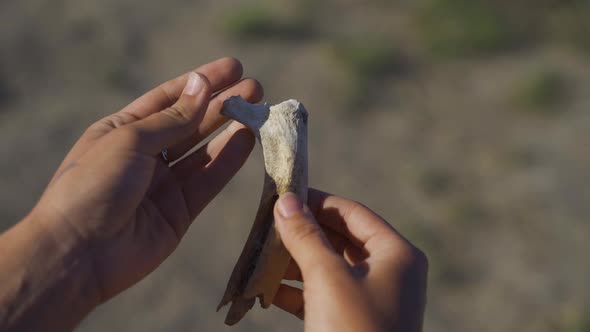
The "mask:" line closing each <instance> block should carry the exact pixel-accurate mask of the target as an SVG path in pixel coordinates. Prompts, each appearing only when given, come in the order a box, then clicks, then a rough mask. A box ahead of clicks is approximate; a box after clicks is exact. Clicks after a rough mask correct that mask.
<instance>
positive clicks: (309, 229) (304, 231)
mask: <svg viewBox="0 0 590 332" xmlns="http://www.w3.org/2000/svg"><path fill="white" fill-rule="evenodd" d="M296 223H297V221H296ZM320 232H321V231H320V228H319V227H318V226H317V225H314V224H311V223H302V222H300V223H298V224H297V225H296V226H294V227H293V231H292V233H293V237H294V239H295V241H298V242H304V241H311V240H314V238H316V237H318V236H319V234H320Z"/></svg>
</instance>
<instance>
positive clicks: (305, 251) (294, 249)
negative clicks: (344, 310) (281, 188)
mask: <svg viewBox="0 0 590 332" xmlns="http://www.w3.org/2000/svg"><path fill="white" fill-rule="evenodd" d="M274 216H275V220H276V223H277V229H278V231H279V234H280V236H281V239H282V240H283V243H284V244H285V247H286V248H287V250H289V252H290V253H291V256H293V259H295V261H296V262H297V264H298V265H299V267H300V268H301V272H302V274H303V279H306V275H307V274H308V273H311V272H313V271H317V270H320V269H321V268H322V267H330V268H332V269H333V271H335V270H338V269H339V268H342V269H344V268H345V266H346V262H344V260H343V259H342V258H341V257H339V256H338V255H337V254H336V253H335V252H334V250H333V249H332V247H331V246H330V243H329V242H328V239H327V238H326V236H325V234H324V233H323V232H322V230H321V228H320V226H319V225H318V223H317V222H316V220H315V218H314V217H313V215H312V214H311V212H310V211H309V209H308V208H307V206H305V205H304V204H303V203H302V202H301V201H300V200H299V198H298V197H297V196H296V195H295V194H293V193H286V194H283V195H281V197H279V199H278V200H277V203H276V204H275V209H274Z"/></svg>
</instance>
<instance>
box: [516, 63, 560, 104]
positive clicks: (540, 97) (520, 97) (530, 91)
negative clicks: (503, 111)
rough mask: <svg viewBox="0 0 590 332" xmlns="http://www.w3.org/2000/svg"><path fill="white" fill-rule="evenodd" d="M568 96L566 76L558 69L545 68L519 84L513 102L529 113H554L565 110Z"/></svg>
mask: <svg viewBox="0 0 590 332" xmlns="http://www.w3.org/2000/svg"><path fill="white" fill-rule="evenodd" d="M567 95H568V89H567V80H566V78H565V76H564V75H563V74H562V73H561V72H560V71H558V70H556V69H552V68H545V69H542V70H539V71H537V72H534V73H532V74H530V75H529V76H528V77H525V78H524V79H523V80H522V81H521V82H519V83H518V84H517V86H516V87H515V94H514V96H513V100H514V101H515V102H516V104H517V106H519V107H521V108H523V109H525V110H528V111H532V112H537V113H554V112H558V111H559V110H562V109H563V108H564V107H563V106H564V104H565V101H566V100H567Z"/></svg>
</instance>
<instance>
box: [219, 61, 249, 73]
mask: <svg viewBox="0 0 590 332" xmlns="http://www.w3.org/2000/svg"><path fill="white" fill-rule="evenodd" d="M219 61H220V62H222V63H223V65H224V66H226V68H228V69H229V70H228V71H229V72H230V73H232V76H234V77H242V75H243V74H244V65H242V62H241V61H240V60H239V59H237V58H235V57H233V56H226V57H224V58H221V59H220V60H219Z"/></svg>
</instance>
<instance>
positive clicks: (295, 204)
mask: <svg viewBox="0 0 590 332" xmlns="http://www.w3.org/2000/svg"><path fill="white" fill-rule="evenodd" d="M276 208H277V211H278V214H279V216H280V217H281V220H285V219H289V218H291V217H293V216H294V215H296V214H298V213H301V212H303V203H302V202H301V200H300V199H299V197H297V195H296V194H294V193H292V192H286V193H284V194H282V195H281V196H280V197H279V199H278V200H277V203H276Z"/></svg>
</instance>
